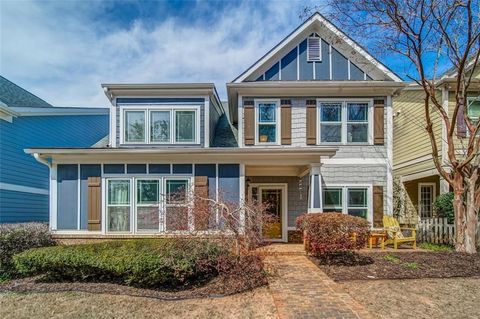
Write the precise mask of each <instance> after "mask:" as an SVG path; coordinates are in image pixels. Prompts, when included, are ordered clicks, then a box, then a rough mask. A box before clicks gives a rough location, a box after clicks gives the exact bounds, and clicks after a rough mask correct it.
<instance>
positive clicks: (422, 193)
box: [418, 183, 436, 218]
mask: <svg viewBox="0 0 480 319" xmlns="http://www.w3.org/2000/svg"><path fill="white" fill-rule="evenodd" d="M435 197H436V185H435V183H418V214H419V215H420V218H431V217H433V202H434V201H435Z"/></svg>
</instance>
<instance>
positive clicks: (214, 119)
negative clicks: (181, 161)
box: [102, 83, 225, 148]
mask: <svg viewBox="0 0 480 319" xmlns="http://www.w3.org/2000/svg"><path fill="white" fill-rule="evenodd" d="M102 87H103V89H104V91H105V94H106V95H107V97H108V99H109V100H110V102H111V112H110V137H109V145H110V146H112V147H197V148H198V147H210V146H212V143H213V141H214V139H215V129H216V126H217V124H218V122H219V120H220V118H221V117H222V116H225V110H224V108H223V106H222V103H221V102H220V100H219V98H218V94H217V92H216V89H215V86H214V85H213V84H212V83H161V84H103V85H102Z"/></svg>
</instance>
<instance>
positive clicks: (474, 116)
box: [467, 97, 480, 135]
mask: <svg viewBox="0 0 480 319" xmlns="http://www.w3.org/2000/svg"><path fill="white" fill-rule="evenodd" d="M467 115H468V118H470V120H471V121H472V122H473V123H474V124H475V125H477V123H478V121H479V120H480V97H469V98H467ZM467 132H468V130H467ZM478 135H480V132H479V133H478Z"/></svg>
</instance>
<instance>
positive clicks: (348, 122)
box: [318, 99, 371, 144]
mask: <svg viewBox="0 0 480 319" xmlns="http://www.w3.org/2000/svg"><path fill="white" fill-rule="evenodd" d="M370 106H371V103H370V102H368V101H355V100H352V101H342V100H337V99H332V100H328V99H327V100H325V101H319V102H318V107H319V124H320V125H319V129H318V135H319V139H318V141H320V143H332V144H367V143H371V136H370V135H371V134H369V131H370V128H371V125H370V122H371V114H370V113H371V111H370Z"/></svg>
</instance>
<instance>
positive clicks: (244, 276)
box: [217, 254, 268, 294]
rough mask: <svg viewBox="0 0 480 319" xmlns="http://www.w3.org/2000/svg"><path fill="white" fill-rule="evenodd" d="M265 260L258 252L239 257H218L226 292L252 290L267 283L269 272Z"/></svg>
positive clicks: (219, 269) (219, 270)
mask: <svg viewBox="0 0 480 319" xmlns="http://www.w3.org/2000/svg"><path fill="white" fill-rule="evenodd" d="M263 266H264V265H263V260H262V258H261V257H260V256H259V255H257V254H248V255H242V256H240V257H239V258H232V257H230V256H223V257H220V258H219V259H218V263H217V269H218V272H219V274H220V275H222V278H223V280H224V285H223V287H224V289H227V290H226V291H223V293H224V294H231V293H234V292H235V293H237V292H242V291H246V290H251V289H253V288H256V287H259V286H263V285H266V284H267V283H268V281H267V273H266V272H265V271H264V269H263Z"/></svg>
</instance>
